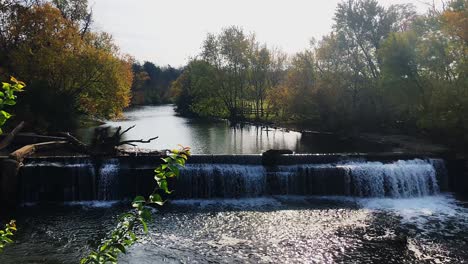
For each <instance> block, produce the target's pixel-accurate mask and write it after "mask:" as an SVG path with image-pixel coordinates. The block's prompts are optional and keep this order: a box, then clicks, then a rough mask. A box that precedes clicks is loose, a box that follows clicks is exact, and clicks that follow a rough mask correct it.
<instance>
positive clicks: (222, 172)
mask: <svg viewBox="0 0 468 264" xmlns="http://www.w3.org/2000/svg"><path fill="white" fill-rule="evenodd" d="M265 186H266V173H265V168H264V167H263V166H259V165H238V164H188V165H187V166H186V167H185V168H184V169H183V170H182V171H181V176H180V178H179V179H178V181H177V185H176V191H177V196H178V197H183V198H213V197H218V198H232V197H258V196H261V195H263V194H265Z"/></svg>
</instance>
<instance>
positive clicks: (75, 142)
mask: <svg viewBox="0 0 468 264" xmlns="http://www.w3.org/2000/svg"><path fill="white" fill-rule="evenodd" d="M60 135H62V136H64V137H65V138H66V140H68V142H69V143H70V145H71V147H72V148H74V149H75V150H77V151H79V152H82V153H86V154H90V153H91V152H90V149H89V146H88V145H86V144H85V143H83V142H81V141H80V140H79V139H77V138H76V137H74V136H73V135H71V134H70V133H68V132H66V133H60Z"/></svg>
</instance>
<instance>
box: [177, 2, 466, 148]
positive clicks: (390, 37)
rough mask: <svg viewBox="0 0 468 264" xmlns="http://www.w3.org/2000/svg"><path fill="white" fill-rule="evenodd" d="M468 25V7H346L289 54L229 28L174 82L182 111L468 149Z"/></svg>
mask: <svg viewBox="0 0 468 264" xmlns="http://www.w3.org/2000/svg"><path fill="white" fill-rule="evenodd" d="M467 17H468V1H466V0H454V1H451V2H449V3H447V5H445V6H444V8H443V9H442V10H439V9H437V8H435V7H432V8H428V11H427V12H426V13H425V14H417V13H416V11H415V7H414V6H413V5H410V4H409V5H391V6H389V7H383V6H381V5H379V3H378V2H377V1H376V0H347V1H343V2H342V3H340V4H339V5H338V6H337V8H336V12H335V16H334V25H333V30H332V32H330V33H329V34H328V35H326V36H324V37H323V38H322V39H321V40H319V41H315V40H313V41H311V48H310V49H307V50H304V51H302V52H299V53H297V54H294V55H292V56H288V55H287V54H285V53H284V52H282V51H281V50H278V49H270V48H268V46H267V45H266V44H262V43H259V42H258V41H257V40H256V37H255V34H247V33H245V32H244V30H243V29H242V28H239V27H236V26H231V27H228V28H224V29H223V30H222V31H221V32H220V33H219V34H208V36H207V37H206V39H205V41H204V42H203V46H202V51H201V53H200V54H199V55H198V56H196V57H195V58H194V59H192V60H191V61H190V62H189V63H188V65H187V66H186V67H185V69H184V71H183V73H182V75H181V76H180V77H179V78H178V79H177V81H176V82H174V84H173V87H172V88H173V93H174V94H175V102H176V104H177V109H178V111H179V112H180V113H181V114H185V115H195V116H202V117H223V118H229V119H231V120H246V119H247V120H260V121H273V122H279V123H297V124H303V125H307V126H308V127H312V128H316V129H325V130H330V131H346V132H353V133H354V132H357V131H379V132H382V131H385V132H388V131H390V132H400V133H411V134H416V133H425V134H428V135H430V136H437V137H440V136H444V137H447V138H452V139H455V140H458V141H459V140H464V141H465V142H468V134H467V133H466V132H467V131H468V117H467V116H468V79H467V74H468V65H467V44H468V43H467V42H468V35H467V33H468V24H467V23H468V22H467V19H466V18H467ZM309 26H313V25H309ZM305 28H306V26H304V29H305Z"/></svg>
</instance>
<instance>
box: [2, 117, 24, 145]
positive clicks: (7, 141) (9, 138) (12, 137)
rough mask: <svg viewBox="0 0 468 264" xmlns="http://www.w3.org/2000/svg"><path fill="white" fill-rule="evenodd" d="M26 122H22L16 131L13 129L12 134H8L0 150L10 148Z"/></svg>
mask: <svg viewBox="0 0 468 264" xmlns="http://www.w3.org/2000/svg"><path fill="white" fill-rule="evenodd" d="M24 124H25V123H24V121H21V123H19V125H18V126H16V127H15V129H13V130H12V131H11V132H10V134H8V135H7V136H6V137H5V138H4V139H3V140H2V141H1V142H0V150H2V149H4V148H6V147H8V146H9V145H10V144H11V142H12V141H13V139H14V138H15V136H16V135H17V134H18V133H19V132H20V131H21V130H22V129H23V127H24Z"/></svg>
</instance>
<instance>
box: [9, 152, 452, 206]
mask: <svg viewBox="0 0 468 264" xmlns="http://www.w3.org/2000/svg"><path fill="white" fill-rule="evenodd" d="M160 162H161V159H160V156H120V157H110V158H91V157H88V156H76V157H36V158H28V159H26V160H25V161H24V164H23V166H21V167H20V168H19V171H18V173H17V174H16V173H15V171H14V168H13V167H11V166H9V165H8V162H7V161H6V160H3V161H2V166H3V167H2V176H1V177H2V178H1V186H0V188H1V191H2V199H3V200H8V201H9V202H10V203H12V202H13V203H29V202H62V201H87V200H122V199H131V198H132V197H134V196H135V195H146V194H149V193H150V192H151V191H152V190H153V189H154V187H155V181H154V178H153V177H154V168H155V167H156V166H157V165H158V164H160ZM10 165H11V164H10ZM172 188H173V189H174V190H176V191H175V193H174V196H175V197H174V198H181V199H185V198H191V199H196V198H240V197H259V196H269V195H350V196H369V197H383V196H390V197H415V196H424V195H430V194H434V193H437V192H439V191H440V190H441V191H445V190H447V188H448V177H447V172H446V168H445V163H444V161H443V160H442V159H437V158H435V157H431V156H428V155H418V154H402V153H378V154H282V153H280V152H278V153H275V152H273V153H272V152H269V153H264V154H263V155H261V154H259V155H193V156H192V157H190V159H189V162H188V164H187V166H186V168H185V169H183V170H182V172H181V176H180V178H179V179H178V180H177V181H176V182H172Z"/></svg>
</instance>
